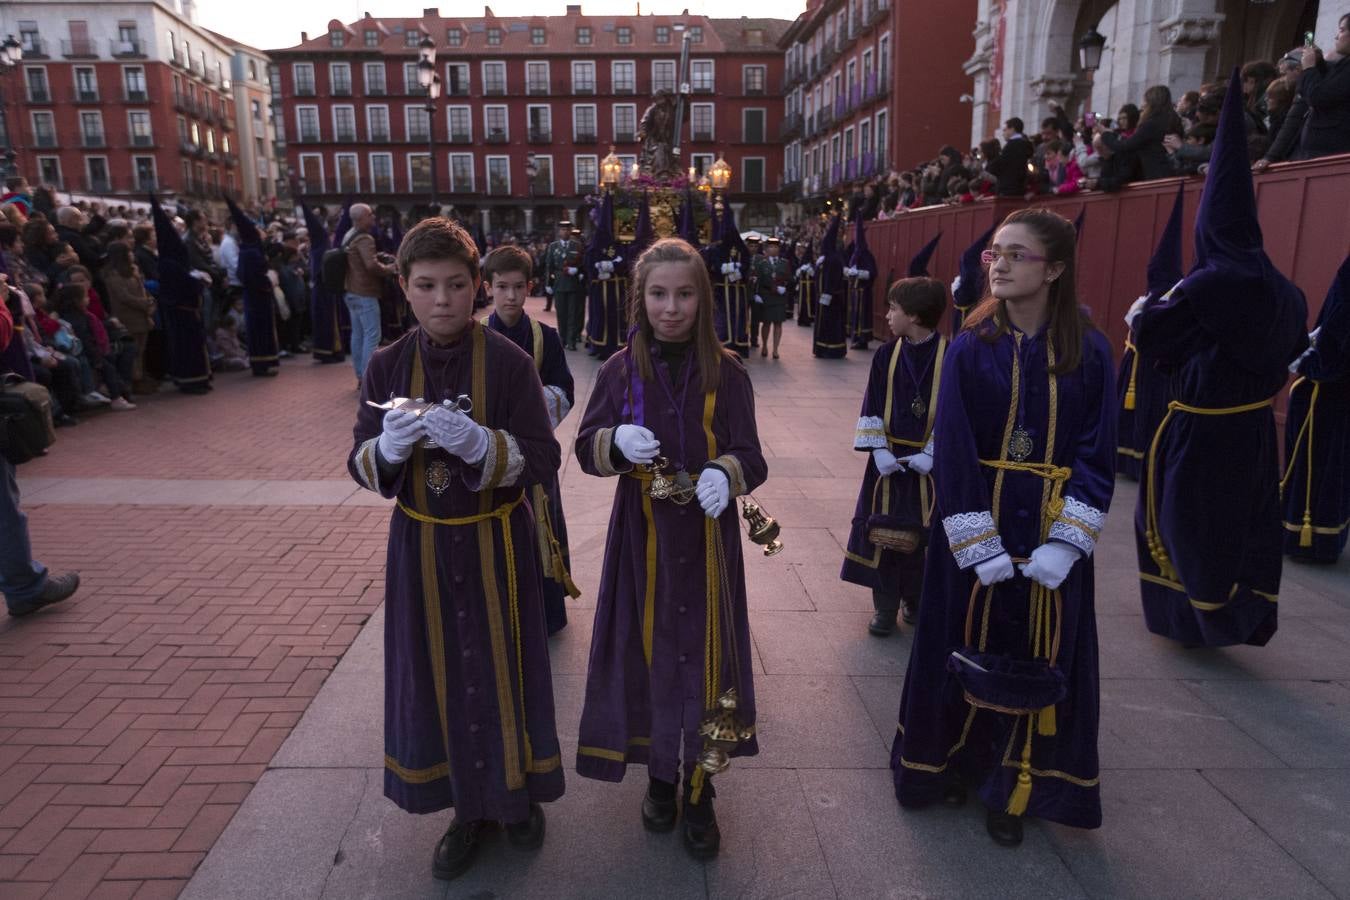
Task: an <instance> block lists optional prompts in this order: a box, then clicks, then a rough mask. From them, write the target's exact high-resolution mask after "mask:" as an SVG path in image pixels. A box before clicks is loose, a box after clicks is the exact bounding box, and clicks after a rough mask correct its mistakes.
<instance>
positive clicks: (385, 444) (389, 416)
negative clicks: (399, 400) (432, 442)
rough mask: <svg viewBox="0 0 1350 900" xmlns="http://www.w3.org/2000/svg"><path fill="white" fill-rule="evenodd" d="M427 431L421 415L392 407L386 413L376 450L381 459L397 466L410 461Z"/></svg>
mask: <svg viewBox="0 0 1350 900" xmlns="http://www.w3.org/2000/svg"><path fill="white" fill-rule="evenodd" d="M426 433H427V429H426V425H425V424H424V423H423V422H422V419H421V418H420V417H419V416H416V415H414V414H413V413H410V412H408V411H407V410H403V409H391V410H389V412H387V413H385V414H384V430H383V431H381V432H380V437H379V441H378V442H377V443H376V444H375V450H376V452H377V453H379V454H380V459H382V460H384V461H385V462H387V463H389V464H390V465H395V466H396V465H398V464H399V463H404V462H407V461H408V457H410V456H412V452H413V448H414V447H416V446H417V442H418V441H420V440H421V439H422V438H423V437H425V436H426Z"/></svg>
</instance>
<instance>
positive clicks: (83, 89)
mask: <svg viewBox="0 0 1350 900" xmlns="http://www.w3.org/2000/svg"><path fill="white" fill-rule="evenodd" d="M75 102H76V103H97V102H98V78H97V77H96V76H95V75H94V69H93V67H91V66H76V67H75Z"/></svg>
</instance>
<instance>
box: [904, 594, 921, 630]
mask: <svg viewBox="0 0 1350 900" xmlns="http://www.w3.org/2000/svg"><path fill="white" fill-rule="evenodd" d="M900 618H901V619H902V620H904V623H905V624H906V625H913V624H915V623H916V622H918V621H919V601H918V600H910V599H909V598H908V597H901V598H900Z"/></svg>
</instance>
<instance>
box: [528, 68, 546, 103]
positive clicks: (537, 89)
mask: <svg viewBox="0 0 1350 900" xmlns="http://www.w3.org/2000/svg"><path fill="white" fill-rule="evenodd" d="M548 92H549V87H548V63H547V62H537V61H532V62H527V63H525V93H527V94H533V95H535V96H543V95H545V94H547V93H548Z"/></svg>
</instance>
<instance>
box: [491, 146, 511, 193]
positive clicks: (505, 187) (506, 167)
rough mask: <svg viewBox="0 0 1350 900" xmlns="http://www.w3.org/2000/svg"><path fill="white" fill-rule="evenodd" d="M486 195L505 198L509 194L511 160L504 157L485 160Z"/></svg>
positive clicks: (492, 157)
mask: <svg viewBox="0 0 1350 900" xmlns="http://www.w3.org/2000/svg"><path fill="white" fill-rule="evenodd" d="M487 176H488V193H489V194H492V195H493V196H497V197H505V196H507V195H509V194H510V193H511V160H510V159H509V158H508V157H505V156H489V157H488V158H487Z"/></svg>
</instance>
